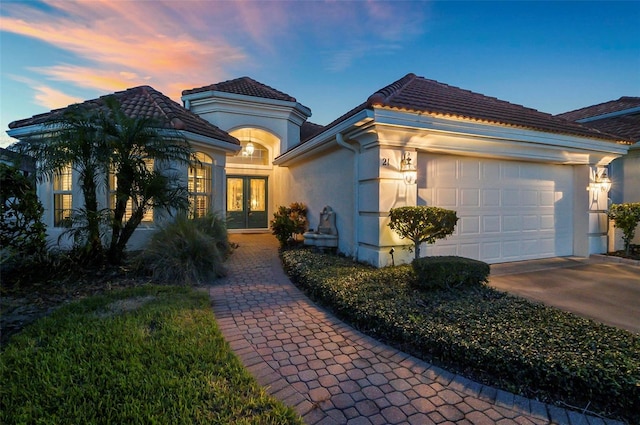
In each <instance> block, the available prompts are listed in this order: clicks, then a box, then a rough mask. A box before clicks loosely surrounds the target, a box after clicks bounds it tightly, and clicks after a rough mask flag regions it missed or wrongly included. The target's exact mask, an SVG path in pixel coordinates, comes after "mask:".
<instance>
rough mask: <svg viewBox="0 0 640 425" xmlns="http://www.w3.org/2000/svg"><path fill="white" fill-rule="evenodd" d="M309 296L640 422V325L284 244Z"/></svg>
mask: <svg viewBox="0 0 640 425" xmlns="http://www.w3.org/2000/svg"><path fill="white" fill-rule="evenodd" d="M282 259H283V264H284V268H285V270H286V271H287V272H288V273H289V275H290V276H291V278H292V280H293V281H294V282H296V283H297V285H298V286H300V287H301V288H302V289H303V290H305V292H307V293H308V294H309V296H310V297H311V298H313V299H314V300H316V301H318V302H319V303H321V304H323V305H325V306H327V307H328V308H330V309H331V310H332V311H334V312H335V314H336V315H338V316H339V317H341V318H342V319H343V320H345V321H347V322H349V323H351V324H352V325H353V326H355V327H356V328H358V329H360V330H361V331H362V332H364V333H367V334H369V335H371V336H373V337H375V338H378V339H380V340H382V341H384V342H386V343H389V344H392V345H394V346H396V347H398V348H399V349H401V350H403V351H405V352H408V353H410V354H413V355H415V356H417V357H420V358H423V359H425V360H427V361H430V362H433V363H435V364H438V365H441V366H443V367H446V368H448V369H449V370H452V371H456V372H457V373H460V374H463V375H466V376H468V377H470V378H472V379H475V380H477V381H479V382H482V383H485V384H487V385H491V386H494V387H498V388H502V389H504V390H507V391H510V392H513V393H516V394H522V395H524V396H526V397H530V398H534V399H537V400H541V401H545V402H560V401H561V402H564V403H566V404H569V405H572V406H576V407H577V408H580V409H585V410H589V411H592V412H598V413H599V414H602V415H605V416H610V417H617V418H621V419H624V420H627V421H629V422H630V423H640V355H639V353H640V335H637V334H633V333H631V332H627V331H624V330H621V329H616V328H612V327H610V326H606V325H602V324H599V323H596V322H594V321H592V320H589V319H585V318H582V317H578V316H576V315H573V314H570V313H566V312H564V311H561V310H558V309H555V308H551V307H546V306H544V305H542V304H536V303H532V302H529V301H527V300H524V299H522V298H518V297H514V296H511V295H508V294H506V293H503V292H500V291H497V290H494V289H492V288H490V287H488V286H486V285H480V286H473V287H465V286H462V287H457V288H446V289H441V290H432V291H428V292H427V291H421V290H416V289H415V288H414V285H415V274H414V272H413V270H412V269H411V266H409V265H404V266H398V267H387V268H382V269H375V268H372V267H369V266H365V265H362V264H357V263H354V262H353V261H351V260H349V259H346V258H340V257H337V256H329V255H325V254H318V253H313V252H309V251H307V250H291V251H285V252H283V253H282Z"/></svg>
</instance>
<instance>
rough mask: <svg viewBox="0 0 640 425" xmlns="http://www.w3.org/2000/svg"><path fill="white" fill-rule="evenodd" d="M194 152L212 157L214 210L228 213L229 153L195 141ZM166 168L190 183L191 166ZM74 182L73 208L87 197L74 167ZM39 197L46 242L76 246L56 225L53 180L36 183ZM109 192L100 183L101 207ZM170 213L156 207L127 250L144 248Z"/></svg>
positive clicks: (64, 247)
mask: <svg viewBox="0 0 640 425" xmlns="http://www.w3.org/2000/svg"><path fill="white" fill-rule="evenodd" d="M193 149H194V151H199V152H204V153H206V154H207V155H209V156H210V157H211V158H212V159H213V165H212V168H213V169H212V194H211V206H210V208H211V210H210V211H211V212H213V213H218V214H220V215H221V217H224V216H225V210H226V206H225V200H226V184H225V165H226V154H225V153H224V152H222V151H220V150H217V149H212V148H210V147H207V146H204V145H201V144H195V145H193ZM167 168H169V169H171V171H172V172H173V173H178V174H179V175H180V180H181V183H182V184H183V185H185V186H186V185H187V179H188V177H187V176H188V165H186V164H180V165H176V164H173V165H167ZM72 176H73V185H72V206H73V209H79V208H83V207H84V197H83V195H82V190H81V189H80V185H79V181H78V173H77V171H75V170H73V172H72ZM37 193H38V198H39V199H40V201H41V202H42V206H43V207H44V213H43V220H42V221H43V223H44V224H45V225H46V226H47V241H48V243H49V244H51V245H52V246H58V245H59V246H60V248H63V249H68V248H71V246H72V245H73V241H72V240H71V239H69V238H67V237H66V236H65V237H61V235H63V234H64V232H65V230H66V229H65V228H62V227H55V226H54V220H53V182H52V181H43V182H40V183H39V184H38V186H37ZM109 207H110V204H109V194H108V192H107V188H106V187H104V186H101V187H99V188H98V208H109ZM170 219H171V216H170V215H169V214H167V212H166V211H162V210H156V211H154V218H153V222H142V223H140V225H139V226H138V227H137V228H136V230H135V232H134V234H133V235H132V236H131V238H130V239H129V242H128V243H127V249H128V250H138V249H142V248H143V247H144V246H145V245H146V243H147V242H148V241H149V239H150V238H151V235H153V233H154V232H155V231H156V230H157V228H158V227H159V226H160V225H162V223H163V222H165V221H166V220H170Z"/></svg>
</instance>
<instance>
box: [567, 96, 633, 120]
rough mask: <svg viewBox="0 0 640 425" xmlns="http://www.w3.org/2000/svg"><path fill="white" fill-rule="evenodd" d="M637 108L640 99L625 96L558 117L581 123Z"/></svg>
mask: <svg viewBox="0 0 640 425" xmlns="http://www.w3.org/2000/svg"><path fill="white" fill-rule="evenodd" d="M635 108H640V97H631V96H623V97H621V98H620V99H618V100H610V101H608V102H603V103H599V104H597V105H592V106H587V107H585V108H580V109H576V110H574V111H569V112H564V113H562V114H558V116H559V117H562V118H564V119H566V120H569V121H580V120H583V119H585V118H594V117H598V116H600V115H608V114H613V113H615V112H621V111H625V110H627V109H635Z"/></svg>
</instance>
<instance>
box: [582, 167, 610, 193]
mask: <svg viewBox="0 0 640 425" xmlns="http://www.w3.org/2000/svg"><path fill="white" fill-rule="evenodd" d="M587 190H596V191H597V190H600V191H601V192H605V193H606V192H609V191H610V190H611V179H610V178H609V177H607V170H602V172H601V173H600V174H598V173H596V174H595V176H594V178H593V181H592V182H591V183H589V186H588V187H587Z"/></svg>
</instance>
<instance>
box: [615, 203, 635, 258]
mask: <svg viewBox="0 0 640 425" xmlns="http://www.w3.org/2000/svg"><path fill="white" fill-rule="evenodd" d="M609 218H610V219H612V220H613V223H614V226H615V227H617V228H618V229H620V230H622V234H623V236H622V240H623V241H624V249H625V252H626V253H627V255H629V248H630V246H631V241H632V240H633V237H634V236H635V233H636V227H637V226H638V223H640V202H633V203H627V204H613V205H611V208H609Z"/></svg>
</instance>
